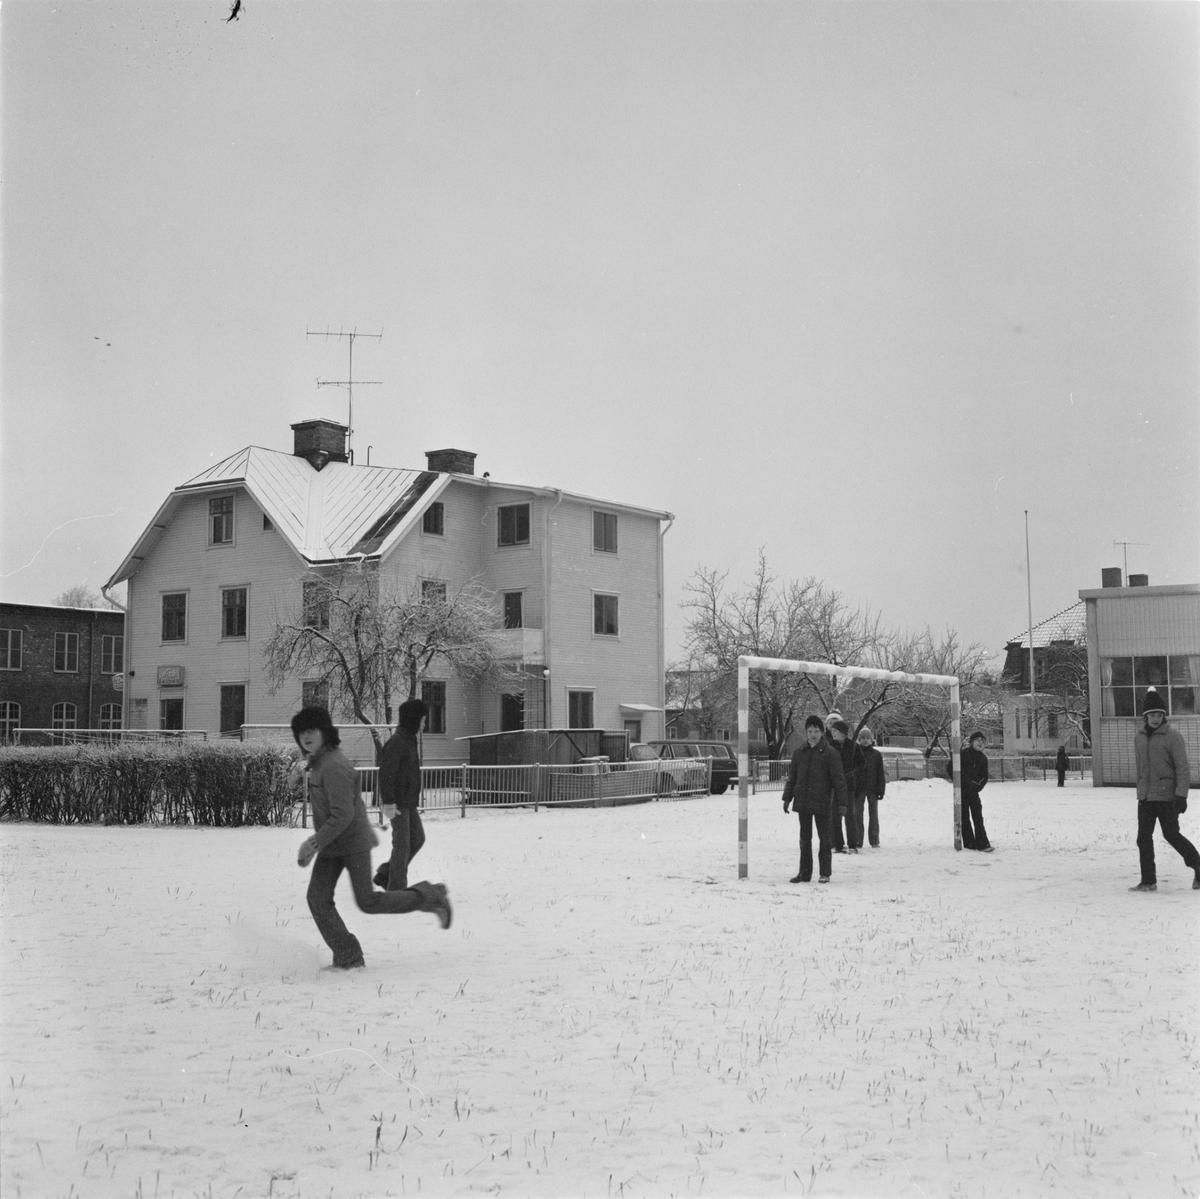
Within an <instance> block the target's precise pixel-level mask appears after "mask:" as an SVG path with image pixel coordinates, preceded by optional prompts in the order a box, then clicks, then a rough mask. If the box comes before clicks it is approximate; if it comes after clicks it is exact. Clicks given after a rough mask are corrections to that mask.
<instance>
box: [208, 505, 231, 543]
mask: <svg viewBox="0 0 1200 1199" xmlns="http://www.w3.org/2000/svg"><path fill="white" fill-rule="evenodd" d="M208 544H209V545H232V544H233V496H231V495H219V496H216V497H215V498H214V499H211V500H209V501H208Z"/></svg>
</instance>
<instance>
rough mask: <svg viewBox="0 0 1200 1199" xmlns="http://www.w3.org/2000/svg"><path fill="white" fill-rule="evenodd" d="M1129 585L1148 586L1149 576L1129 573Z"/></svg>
mask: <svg viewBox="0 0 1200 1199" xmlns="http://www.w3.org/2000/svg"><path fill="white" fill-rule="evenodd" d="M1129 586H1130V587H1149V586H1150V576H1149V575H1130V576H1129Z"/></svg>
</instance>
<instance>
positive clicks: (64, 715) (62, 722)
mask: <svg viewBox="0 0 1200 1199" xmlns="http://www.w3.org/2000/svg"><path fill="white" fill-rule="evenodd" d="M50 727H51V728H53V729H73V728H74V727H75V705H74V704H55V705H54V707H53V708H51V709H50Z"/></svg>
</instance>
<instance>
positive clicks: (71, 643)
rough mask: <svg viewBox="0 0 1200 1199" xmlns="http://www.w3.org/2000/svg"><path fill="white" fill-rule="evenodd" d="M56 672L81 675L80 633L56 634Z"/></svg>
mask: <svg viewBox="0 0 1200 1199" xmlns="http://www.w3.org/2000/svg"><path fill="white" fill-rule="evenodd" d="M54 670H55V673H56V674H78V673H79V634H78V633H55V634H54ZM72 727H73V726H72Z"/></svg>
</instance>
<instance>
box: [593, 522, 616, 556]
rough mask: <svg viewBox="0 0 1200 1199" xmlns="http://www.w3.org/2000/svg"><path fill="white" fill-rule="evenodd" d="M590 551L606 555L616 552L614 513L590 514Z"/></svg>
mask: <svg viewBox="0 0 1200 1199" xmlns="http://www.w3.org/2000/svg"><path fill="white" fill-rule="evenodd" d="M592 549H594V550H600V551H602V552H603V553H606V554H615V553H616V552H617V516H616V513H615V512H593V513H592Z"/></svg>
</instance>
